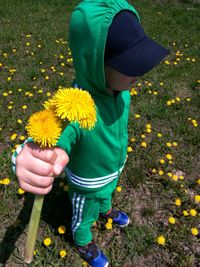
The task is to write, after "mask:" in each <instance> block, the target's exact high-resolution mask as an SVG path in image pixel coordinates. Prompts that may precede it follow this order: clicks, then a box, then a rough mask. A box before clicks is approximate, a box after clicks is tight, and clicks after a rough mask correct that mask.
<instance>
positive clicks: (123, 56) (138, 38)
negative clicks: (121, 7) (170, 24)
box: [104, 11, 169, 77]
mask: <svg viewBox="0 0 200 267" xmlns="http://www.w3.org/2000/svg"><path fill="white" fill-rule="evenodd" d="M168 54H169V50H167V49H165V48H164V47H163V46H161V45H160V44H158V43H156V42H155V41H153V40H151V39H150V38H149V37H148V36H147V35H146V34H145V32H144V30H143V28H142V26H141V24H140V22H139V20H138V18H137V17H136V16H135V15H134V14H133V13H132V12H130V11H121V12H120V13H118V14H117V15H116V16H115V18H114V19H113V21H112V23H111V26H110V27H109V29H108V35H107V41H106V48H105V55H104V61H105V64H107V65H108V66H110V67H112V68H113V69H115V70H117V71H118V72H120V73H123V74H125V75H127V76H132V77H138V76H142V75H144V74H145V73H146V72H148V71H149V70H151V69H152V68H153V67H155V66H156V65H157V64H158V63H159V62H160V61H161V60H163V59H164V58H165V57H166V56H167V55H168Z"/></svg>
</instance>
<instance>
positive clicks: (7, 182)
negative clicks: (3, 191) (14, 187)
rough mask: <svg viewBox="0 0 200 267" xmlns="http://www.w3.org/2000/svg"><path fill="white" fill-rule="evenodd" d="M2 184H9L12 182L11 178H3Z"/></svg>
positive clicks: (0, 181)
mask: <svg viewBox="0 0 200 267" xmlns="http://www.w3.org/2000/svg"><path fill="white" fill-rule="evenodd" d="M0 184H3V185H9V184H10V179H9V178H4V179H1V180H0Z"/></svg>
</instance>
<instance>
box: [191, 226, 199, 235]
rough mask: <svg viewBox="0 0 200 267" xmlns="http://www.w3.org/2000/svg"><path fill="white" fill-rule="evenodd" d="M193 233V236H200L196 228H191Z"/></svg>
mask: <svg viewBox="0 0 200 267" xmlns="http://www.w3.org/2000/svg"><path fill="white" fill-rule="evenodd" d="M191 233H192V235H194V236H196V235H198V234H199V231H198V229H197V228H196V227H193V228H191Z"/></svg>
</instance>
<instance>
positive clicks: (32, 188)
mask: <svg viewBox="0 0 200 267" xmlns="http://www.w3.org/2000/svg"><path fill="white" fill-rule="evenodd" d="M21 188H22V189H23V190H24V191H26V192H30V193H33V194H35V195H46V194H48V193H49V192H50V191H51V189H52V185H50V186H49V187H46V188H41V187H35V186H32V185H30V184H24V185H23V186H21Z"/></svg>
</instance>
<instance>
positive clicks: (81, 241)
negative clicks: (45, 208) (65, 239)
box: [69, 190, 112, 246]
mask: <svg viewBox="0 0 200 267" xmlns="http://www.w3.org/2000/svg"><path fill="white" fill-rule="evenodd" d="M69 197H70V200H71V203H72V210H73V215H72V233H73V238H74V242H75V244H76V245H78V246H84V245H87V244H88V243H89V242H91V241H92V233H91V229H90V228H91V226H92V225H93V223H94V222H95V221H96V220H98V218H99V213H103V214H105V213H107V212H108V211H109V209H110V208H111V199H112V195H110V196H109V197H107V198H87V197H85V196H82V195H80V194H79V193H76V192H74V191H72V190H70V192H69Z"/></svg>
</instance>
